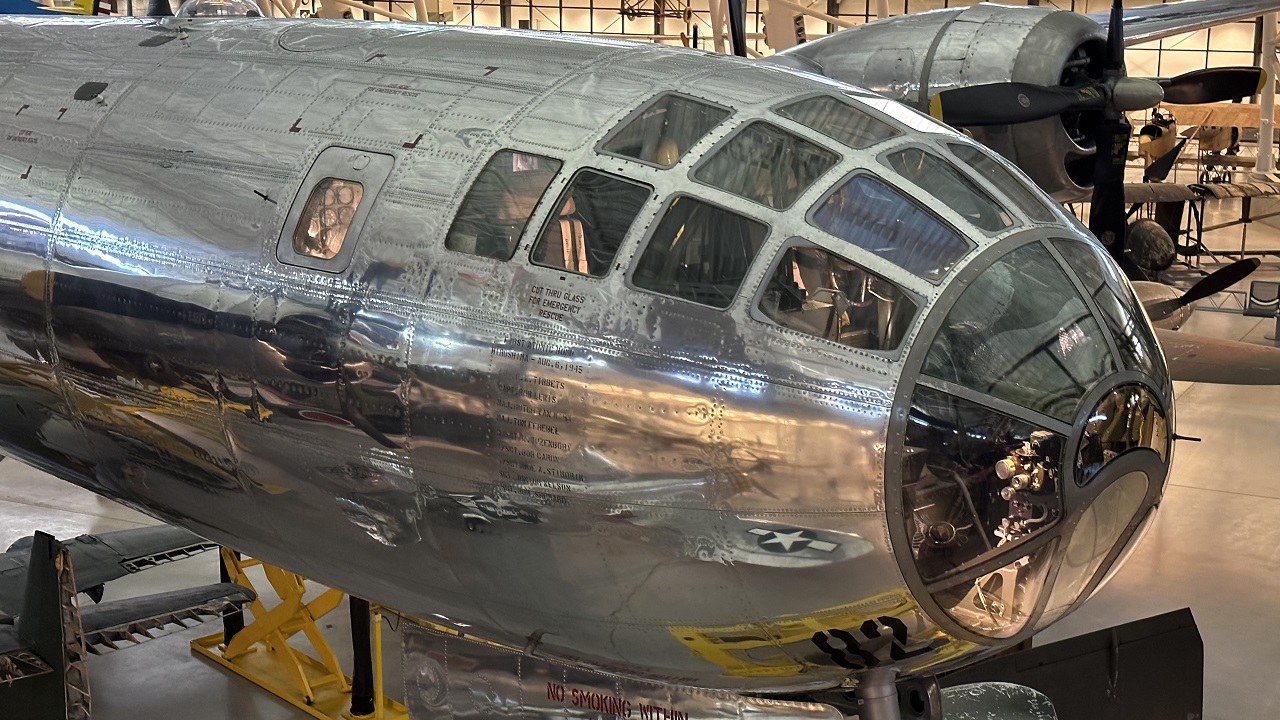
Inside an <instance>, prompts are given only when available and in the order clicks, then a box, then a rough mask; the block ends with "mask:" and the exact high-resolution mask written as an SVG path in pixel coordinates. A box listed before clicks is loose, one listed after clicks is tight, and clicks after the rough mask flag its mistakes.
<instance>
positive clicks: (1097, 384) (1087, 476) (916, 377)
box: [885, 232, 1172, 643]
mask: <svg viewBox="0 0 1280 720" xmlns="http://www.w3.org/2000/svg"><path fill="white" fill-rule="evenodd" d="M1055 234H1056V233H1050V234H1049V235H1047V236H1039V237H1030V238H1029V237H1027V236H1023V237H1020V238H1014V239H1010V240H1006V241H1003V242H1001V243H998V244H996V245H995V246H994V247H992V248H990V249H988V250H987V251H986V252H985V253H984V254H983V255H982V256H981V257H980V258H978V259H976V260H975V261H974V262H973V263H970V264H969V265H968V266H966V267H965V268H963V269H962V270H961V271H960V272H959V273H958V274H957V276H956V278H955V280H954V281H952V282H951V283H950V286H949V287H948V288H947V289H946V290H944V291H943V293H942V294H941V296H940V298H939V301H938V302H937V303H936V304H935V305H934V308H933V309H932V311H931V313H930V316H929V317H927V318H926V319H925V321H924V324H923V327H922V331H921V335H920V338H921V340H918V341H917V343H916V344H915V347H913V349H912V354H911V356H910V357H909V358H908V360H907V362H906V364H905V368H904V376H903V382H902V384H901V386H900V390H899V401H898V403H899V406H902V407H905V408H907V411H906V412H905V413H900V414H899V417H898V418H897V419H896V420H895V422H896V423H897V425H896V429H895V430H893V431H891V438H892V442H891V446H890V449H889V454H888V457H887V460H886V474H885V475H886V483H887V489H886V490H887V495H886V499H887V503H886V504H887V506H888V512H889V526H890V537H891V539H892V541H893V544H894V548H895V552H896V554H897V556H898V560H899V565H900V566H901V568H902V571H903V574H904V577H905V578H906V580H907V583H908V585H909V587H911V589H912V591H913V594H914V595H915V596H916V598H917V600H918V601H919V602H920V604H921V607H922V608H923V609H924V610H925V612H927V613H928V614H929V615H930V616H931V617H932V618H933V619H934V620H935V621H936V622H938V624H939V625H940V626H942V627H943V628H945V629H947V630H948V631H949V632H951V633H952V634H954V635H956V636H957V637H960V638H963V639H967V640H971V641H974V642H979V643H982V642H986V643H991V642H994V641H997V640H999V641H1004V640H1008V639H1014V640H1017V639H1020V638H1024V637H1027V636H1029V635H1030V634H1031V633H1032V632H1033V631H1034V630H1036V629H1039V628H1041V627H1044V626H1045V625H1047V624H1048V623H1050V622H1053V621H1054V620H1056V619H1058V618H1060V617H1062V616H1063V615H1064V614H1066V613H1067V612H1069V611H1070V610H1071V609H1072V608H1073V607H1074V606H1075V605H1076V604H1077V603H1079V602H1081V601H1083V600H1084V599H1085V598H1087V597H1088V596H1089V594H1090V593H1091V592H1092V591H1093V590H1095V589H1096V588H1097V587H1099V586H1100V584H1101V583H1102V582H1103V580H1104V579H1105V577H1106V576H1107V573H1108V570H1109V569H1110V568H1112V567H1113V566H1114V565H1115V564H1116V563H1117V561H1118V560H1119V559H1120V558H1121V557H1122V555H1123V554H1125V553H1126V552H1127V549H1128V548H1129V547H1131V546H1132V542H1131V541H1132V539H1133V538H1134V537H1136V535H1138V534H1139V530H1140V526H1142V525H1144V521H1146V520H1147V519H1148V518H1149V517H1150V515H1151V513H1152V510H1153V509H1154V507H1155V505H1156V503H1157V502H1158V500H1159V498H1160V495H1161V492H1162V491H1163V488H1164V482H1165V478H1166V476H1167V471H1168V463H1169V459H1170V452H1171V447H1170V436H1171V432H1170V427H1171V419H1172V415H1171V413H1172V391H1171V385H1170V382H1169V379H1168V373H1167V371H1166V370H1165V366H1164V361H1163V358H1162V356H1161V355H1160V352H1159V347H1158V345H1156V343H1155V339H1154V334H1153V333H1152V331H1151V328H1150V325H1149V323H1148V322H1147V320H1146V317H1145V315H1143V314H1142V312H1141V309H1140V306H1139V305H1138V303H1137V300H1136V298H1135V297H1134V296H1133V293H1132V290H1130V289H1129V287H1128V285H1127V284H1126V283H1124V281H1123V280H1122V279H1121V278H1120V276H1119V274H1118V273H1117V272H1116V270H1115V267H1114V264H1113V263H1111V262H1110V260H1109V259H1108V258H1107V257H1106V256H1105V255H1103V254H1102V253H1101V251H1100V249H1098V248H1097V247H1096V245H1094V244H1091V243H1090V242H1089V241H1087V240H1085V239H1083V238H1078V237H1062V238H1059V237H1054V235H1055ZM1061 234H1062V235H1064V236H1074V232H1072V233H1061Z"/></svg>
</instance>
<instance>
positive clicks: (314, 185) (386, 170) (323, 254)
mask: <svg viewBox="0 0 1280 720" xmlns="http://www.w3.org/2000/svg"><path fill="white" fill-rule="evenodd" d="M394 165H395V158H393V157H392V156H390V155H383V154H380V153H374V152H368V151H365V150H357V149H355V148H347V147H337V146H333V147H327V148H325V149H323V150H321V151H320V154H319V155H317V156H316V161H315V163H313V164H312V166H311V169H310V170H309V171H308V172H307V176H306V177H305V178H303V180H302V185H301V187H299V188H298V194H297V195H296V196H295V197H294V200H293V204H292V205H291V206H290V207H289V215H288V216H287V217H286V219H285V223H284V228H283V229H282V230H281V233H280V238H279V242H278V243H277V244H276V259H278V260H279V261H280V262H282V263H287V264H289V265H296V266H300V267H305V268H309V269H312V270H320V271H322V272H329V273H338V272H342V271H343V270H346V269H347V266H349V265H350V264H351V257H352V256H353V255H354V254H355V246H356V240H357V239H358V238H359V237H360V231H361V229H362V228H363V227H364V224H365V220H366V219H368V217H369V212H370V209H371V208H372V207H373V203H374V200H376V199H377V197H378V193H379V192H381V190H382V186H383V185H384V184H386V182H387V178H388V177H390V175H391V168H392V167H393V166H394Z"/></svg>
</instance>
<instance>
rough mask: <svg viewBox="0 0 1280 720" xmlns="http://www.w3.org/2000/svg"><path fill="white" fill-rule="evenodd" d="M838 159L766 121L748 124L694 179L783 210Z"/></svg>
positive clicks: (694, 175) (723, 146)
mask: <svg viewBox="0 0 1280 720" xmlns="http://www.w3.org/2000/svg"><path fill="white" fill-rule="evenodd" d="M839 161H840V156H839V155H836V154H835V153H833V152H831V151H830V150H828V149H826V148H824V147H820V146H818V145H815V144H813V143H811V142H809V141H808V140H805V139H804V138H802V137H800V136H798V135H795V134H792V133H789V132H787V131H786V130H783V129H782V128H780V127H777V126H774V125H770V124H769V123H766V122H753V123H751V124H750V125H747V126H746V127H745V128H743V129H742V130H741V131H739V132H738V134H737V135H734V136H733V138H732V139H731V140H729V142H727V143H725V144H724V145H722V146H721V147H720V148H719V149H718V150H716V151H715V153H713V154H712V155H711V157H710V158H709V159H708V160H707V161H706V162H704V163H703V164H702V165H701V166H700V167H699V168H698V169H697V170H696V171H694V173H693V177H694V178H695V179H696V180H699V181H701V182H704V183H706V184H708V185H711V186H713V187H718V188H720V189H721V190H727V191H728V192H731V193H733V194H735V195H738V196H740V197H744V198H746V199H748V200H751V201H754V202H758V203H760V204H761V205H765V206H767V207H771V208H773V209H774V210H783V209H786V208H789V207H791V205H792V204H793V203H795V201H796V199H797V198H799V197H800V195H801V194H803V193H804V191H805V190H808V189H809V186H811V185H813V183H814V181H815V180H817V179H818V178H819V177H821V176H822V174H823V173H825V172H826V171H827V170H830V169H831V166H833V165H835V164H836V163H837V162H839Z"/></svg>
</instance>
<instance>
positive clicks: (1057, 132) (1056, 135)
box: [770, 3, 1106, 202]
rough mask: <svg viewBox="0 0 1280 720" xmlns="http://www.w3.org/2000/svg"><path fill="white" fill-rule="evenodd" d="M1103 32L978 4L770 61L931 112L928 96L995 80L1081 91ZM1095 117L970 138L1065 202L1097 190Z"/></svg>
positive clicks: (1039, 13)
mask: <svg viewBox="0 0 1280 720" xmlns="http://www.w3.org/2000/svg"><path fill="white" fill-rule="evenodd" d="M1105 47H1106V32H1105V30H1104V29H1103V28H1102V27H1101V26H1100V25H1098V24H1097V23H1096V22H1094V21H1093V20H1090V19H1089V18H1087V17H1085V16H1083V15H1078V14H1076V13H1072V12H1067V11H1062V10H1054V9H1051V8H1042V7H1010V6H1004V5H991V4H986V3H984V4H980V5H974V6H972V7H967V8H961V9H950V10H937V11H933V12H924V13H917V14H913V15H902V16H898V17H893V18H886V19H884V20H879V21H876V22H873V23H868V24H866V25H861V26H858V27H854V28H849V29H847V30H842V31H840V32H838V33H834V34H832V35H828V36H826V37H823V38H820V39H817V40H814V41H812V42H808V43H804V44H802V45H797V46H795V47H793V48H791V49H789V50H786V51H784V52H782V53H779V54H777V55H775V56H773V57H772V58H771V59H770V60H771V61H772V62H777V63H780V64H786V65H790V66H793V67H797V68H801V69H805V70H809V71H811V72H820V73H821V74H823V75H826V76H827V77H830V78H833V79H836V80H840V81H842V82H847V83H850V84H852V85H858V86H861V87H864V88H867V89H869V90H872V91H874V92H877V93H880V94H882V95H884V96H886V97H888V98H891V99H893V100H898V101H900V102H903V103H906V104H908V105H911V106H913V107H915V108H916V109H919V110H921V111H925V112H927V109H928V104H929V98H931V97H933V96H934V95H936V94H938V93H939V92H942V91H944V90H949V89H952V88H957V87H967V86H971V85H985V84H988V83H995V82H1009V81H1013V82H1025V83H1035V84H1039V85H1047V86H1052V85H1063V86H1076V85H1082V84H1085V83H1087V82H1091V81H1096V80H1098V79H1100V78H1101V77H1102V66H1103V53H1104V51H1105ZM1098 117H1099V114H1098V113H1097V112H1096V111H1086V112H1067V113H1063V114H1062V115H1060V116H1058V117H1054V118H1047V119H1045V120H1039V121H1036V122H1030V123H1022V124H1019V125H1005V126H998V127H986V128H974V129H973V130H972V134H973V136H974V137H975V138H976V139H977V140H978V141H979V142H982V143H984V144H985V145H987V146H989V147H991V148H992V149H994V150H996V151H997V152H999V153H1000V154H1001V155H1004V156H1005V157H1006V158H1008V159H1009V160H1011V161H1013V162H1014V163H1016V164H1017V165H1018V166H1019V167H1020V168H1022V170H1023V172H1025V173H1027V175H1029V176H1030V177H1031V179H1032V180H1035V181H1036V183H1037V184H1039V185H1040V187H1041V188H1043V189H1044V190H1045V191H1046V192H1048V193H1049V194H1050V195H1052V196H1053V197H1054V199H1056V200H1058V201H1059V202H1072V201H1076V200H1082V199H1087V198H1088V197H1089V194H1090V192H1091V190H1092V187H1093V166H1094V161H1093V156H1094V151H1095V148H1094V142H1093V126H1094V124H1095V123H1096V122H1097V120H1098Z"/></svg>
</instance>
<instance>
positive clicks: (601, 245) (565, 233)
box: [532, 170, 651, 277]
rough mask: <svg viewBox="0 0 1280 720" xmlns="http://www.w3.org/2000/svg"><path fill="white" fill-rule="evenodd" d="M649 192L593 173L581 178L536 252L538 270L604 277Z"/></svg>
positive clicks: (585, 172) (564, 198)
mask: <svg viewBox="0 0 1280 720" xmlns="http://www.w3.org/2000/svg"><path fill="white" fill-rule="evenodd" d="M650 192H651V189H650V188H648V187H646V186H644V185H638V184H636V183H633V182H628V181H626V180H621V179H619V178H616V177H613V176H611V175H605V174H603V173H599V172H596V171H594V170H583V171H581V172H579V173H578V174H577V175H575V176H574V178H573V182H571V183H570V184H569V187H568V188H567V189H566V190H565V191H564V194H563V195H561V196H560V203H559V205H557V208H556V212H555V214H554V215H552V216H551V218H550V219H549V220H548V221H547V225H546V227H545V228H544V229H543V231H542V237H540V238H538V244H537V245H535V246H534V247H533V255H532V259H533V262H534V264H536V265H545V266H547V267H553V268H557V269H560V270H568V271H569V272H572V273H577V274H579V275H590V276H592V277H602V276H604V275H605V273H607V272H609V266H610V265H611V264H612V263H613V258H614V256H615V255H617V254H618V247H619V246H620V245H622V238H623V237H625V236H626V234H627V230H629V229H630V228H631V224H632V222H634V221H635V219H636V215H637V214H639V212H640V208H641V207H643V206H644V203H645V200H647V199H648V198H649V193H650Z"/></svg>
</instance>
